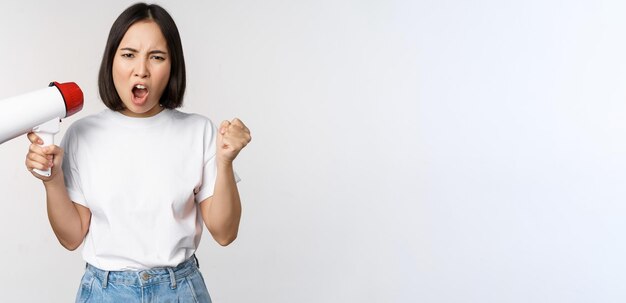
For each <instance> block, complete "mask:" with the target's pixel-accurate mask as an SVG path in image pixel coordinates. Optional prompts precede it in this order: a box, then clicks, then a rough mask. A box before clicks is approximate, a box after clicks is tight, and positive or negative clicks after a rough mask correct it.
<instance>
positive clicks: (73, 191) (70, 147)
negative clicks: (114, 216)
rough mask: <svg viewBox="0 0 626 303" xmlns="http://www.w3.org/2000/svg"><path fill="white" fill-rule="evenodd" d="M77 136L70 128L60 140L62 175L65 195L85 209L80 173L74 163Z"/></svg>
mask: <svg viewBox="0 0 626 303" xmlns="http://www.w3.org/2000/svg"><path fill="white" fill-rule="evenodd" d="M76 140H77V136H76V133H75V128H74V127H71V126H70V128H69V129H68V130H67V132H66V133H65V136H63V139H62V140H61V144H60V147H61V148H63V151H64V152H63V166H62V167H63V175H64V180H65V187H66V188H67V193H68V195H69V197H70V200H72V201H73V202H75V203H78V204H80V205H83V206H85V207H87V201H85V195H84V194H83V190H82V186H81V182H80V173H79V170H78V163H77V161H76V152H77V146H78V144H77V142H76Z"/></svg>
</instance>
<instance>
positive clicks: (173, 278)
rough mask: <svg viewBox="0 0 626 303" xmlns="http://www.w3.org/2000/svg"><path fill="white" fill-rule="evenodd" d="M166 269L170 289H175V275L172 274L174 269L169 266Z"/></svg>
mask: <svg viewBox="0 0 626 303" xmlns="http://www.w3.org/2000/svg"><path fill="white" fill-rule="evenodd" d="M167 271H168V272H169V273H170V281H171V282H172V285H171V287H172V289H176V275H175V274H174V271H173V270H172V268H171V267H168V268H167Z"/></svg>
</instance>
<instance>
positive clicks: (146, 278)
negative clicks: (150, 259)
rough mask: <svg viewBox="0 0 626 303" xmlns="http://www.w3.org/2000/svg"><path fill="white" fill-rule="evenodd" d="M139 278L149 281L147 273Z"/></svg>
mask: <svg viewBox="0 0 626 303" xmlns="http://www.w3.org/2000/svg"><path fill="white" fill-rule="evenodd" d="M141 278H142V279H144V280H148V279H150V274H148V273H147V272H144V273H141Z"/></svg>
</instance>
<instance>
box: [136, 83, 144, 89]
mask: <svg viewBox="0 0 626 303" xmlns="http://www.w3.org/2000/svg"><path fill="white" fill-rule="evenodd" d="M135 88H137V89H146V87H145V86H143V85H141V84H137V85H135Z"/></svg>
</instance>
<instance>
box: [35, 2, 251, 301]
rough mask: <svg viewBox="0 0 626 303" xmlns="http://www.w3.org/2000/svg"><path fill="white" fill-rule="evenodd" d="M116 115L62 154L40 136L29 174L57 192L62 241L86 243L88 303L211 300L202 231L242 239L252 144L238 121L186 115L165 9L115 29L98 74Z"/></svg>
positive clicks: (175, 42)
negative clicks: (243, 174)
mask: <svg viewBox="0 0 626 303" xmlns="http://www.w3.org/2000/svg"><path fill="white" fill-rule="evenodd" d="M98 85H99V92H100V97H101V98H102V100H103V102H104V104H105V105H106V106H107V107H108V109H107V110H104V111H103V112H100V113H98V114H95V115H91V116H88V117H85V118H83V119H81V120H79V121H77V122H75V123H74V124H73V125H72V126H71V127H70V128H69V129H68V130H67V132H66V134H65V136H64V138H63V140H62V142H61V146H60V147H59V146H49V147H42V146H41V145H40V144H42V142H41V141H40V139H39V138H38V137H37V136H36V135H35V134H33V133H30V134H28V138H29V140H30V141H31V143H32V144H31V145H30V149H29V152H28V154H27V156H26V167H27V168H28V169H29V170H31V171H32V170H33V169H48V168H51V169H52V173H51V175H50V177H43V176H40V175H38V174H36V173H33V175H34V176H35V177H37V178H39V179H41V180H42V181H43V184H44V187H45V189H46V199H47V209H48V217H49V220H50V224H51V226H52V229H53V230H54V233H55V235H56V236H57V238H58V240H59V242H60V243H61V245H63V246H64V247H65V248H67V249H69V250H74V249H76V248H77V247H78V246H80V245H81V244H82V243H83V242H84V245H83V258H84V259H85V261H86V262H87V269H86V271H85V274H84V276H83V278H82V281H81V285H80V289H79V291H78V295H77V298H76V301H77V302H86V301H89V302H170V301H175V302H210V301H211V299H210V297H209V293H208V291H207V289H206V286H205V284H204V280H203V278H202V276H201V274H200V272H199V271H198V267H197V259H196V258H195V256H194V253H195V251H196V249H197V247H198V244H199V241H200V235H201V232H202V223H204V224H205V225H206V227H207V228H208V230H209V231H210V233H211V235H212V236H213V238H214V239H215V240H216V241H217V242H218V243H219V244H221V245H224V246H225V245H228V244H230V243H231V242H232V241H233V240H234V239H235V238H236V236H237V232H238V228H239V221H240V217H241V203H240V199H239V193H238V190H237V185H236V182H237V181H238V180H237V177H236V175H235V173H234V171H233V160H234V159H235V158H236V157H237V155H238V153H239V152H240V151H241V149H242V148H244V147H245V146H246V145H247V144H248V143H249V142H250V139H251V137H250V131H249V130H248V128H247V127H246V126H245V125H244V124H243V123H242V122H241V121H240V120H238V119H233V120H232V121H230V122H229V121H224V122H222V124H221V125H220V126H219V128H216V127H214V126H213V124H212V123H211V121H210V120H209V119H207V118H205V117H203V116H200V115H195V114H185V113H182V112H179V111H177V110H175V108H177V107H180V106H181V105H182V99H183V94H184V91H185V62H184V58H183V52H182V45H181V42H180V35H179V33H178V29H177V27H176V24H175V23H174V21H173V20H172V18H171V16H170V15H169V14H168V13H167V12H166V11H165V10H164V9H163V8H161V7H160V6H158V5H147V4H144V3H138V4H135V5H133V6H131V7H129V8H128V9H126V10H125V11H124V12H123V13H122V14H121V15H120V16H119V17H118V18H117V20H116V21H115V22H114V24H113V26H112V27H111V31H110V33H109V37H108V40H107V44H106V47H105V52H104V56H103V59H102V64H101V66H100V73H99V78H98Z"/></svg>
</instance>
